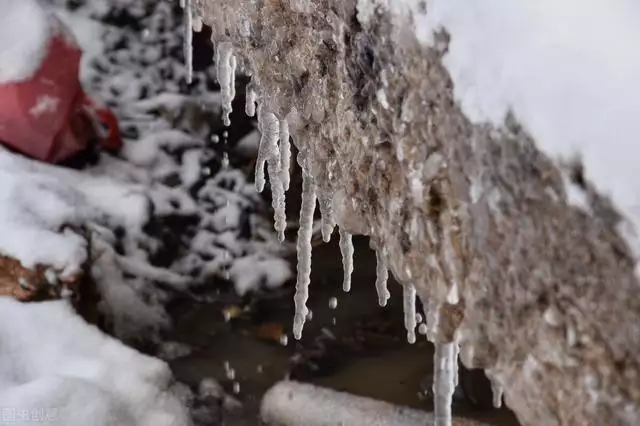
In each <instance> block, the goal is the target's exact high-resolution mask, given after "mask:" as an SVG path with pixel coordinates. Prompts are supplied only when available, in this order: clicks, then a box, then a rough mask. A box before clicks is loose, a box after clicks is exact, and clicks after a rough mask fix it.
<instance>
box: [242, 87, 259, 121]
mask: <svg viewBox="0 0 640 426" xmlns="http://www.w3.org/2000/svg"><path fill="white" fill-rule="evenodd" d="M257 97H258V96H257V94H256V91H255V90H254V88H253V87H251V85H248V86H247V88H246V93H245V103H244V112H245V114H247V116H249V117H253V116H255V115H256V99H257Z"/></svg>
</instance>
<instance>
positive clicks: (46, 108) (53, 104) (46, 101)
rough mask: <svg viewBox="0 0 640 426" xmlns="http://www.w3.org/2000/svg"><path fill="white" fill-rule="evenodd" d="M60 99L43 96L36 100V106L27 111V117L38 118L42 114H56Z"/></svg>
mask: <svg viewBox="0 0 640 426" xmlns="http://www.w3.org/2000/svg"><path fill="white" fill-rule="evenodd" d="M59 104H60V99H58V98H54V97H53V96H48V95H43V96H39V97H38V99H36V104H35V105H34V106H32V107H31V109H30V110H29V115H31V116H32V117H40V116H41V115H43V114H51V113H54V112H56V110H57V109H58V105H59Z"/></svg>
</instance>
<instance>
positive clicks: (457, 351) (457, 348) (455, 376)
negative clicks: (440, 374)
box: [452, 341, 460, 389]
mask: <svg viewBox="0 0 640 426" xmlns="http://www.w3.org/2000/svg"><path fill="white" fill-rule="evenodd" d="M452 343H453V388H454V389H455V388H456V386H458V356H459V355H460V344H459V343H458V342H455V341H454V342H452Z"/></svg>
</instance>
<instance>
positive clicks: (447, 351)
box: [433, 342, 457, 426]
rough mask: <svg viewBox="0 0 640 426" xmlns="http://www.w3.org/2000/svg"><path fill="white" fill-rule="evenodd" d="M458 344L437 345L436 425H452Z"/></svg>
mask: <svg viewBox="0 0 640 426" xmlns="http://www.w3.org/2000/svg"><path fill="white" fill-rule="evenodd" d="M455 364H456V343H455V342H452V343H436V344H435V353H434V356H433V368H434V378H433V395H434V414H435V419H434V425H435V426H450V425H451V401H452V397H453V391H454V389H455V382H456V376H457V373H456V370H457V366H456V365H455Z"/></svg>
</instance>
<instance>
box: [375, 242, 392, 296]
mask: <svg viewBox="0 0 640 426" xmlns="http://www.w3.org/2000/svg"><path fill="white" fill-rule="evenodd" d="M376 260H377V265H376V291H377V293H378V303H379V304H380V306H387V301H388V300H389V297H391V295H390V294H389V290H388V289H387V281H388V280H389V266H388V265H387V259H386V257H385V255H384V249H383V248H379V249H378V250H376Z"/></svg>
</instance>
